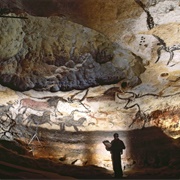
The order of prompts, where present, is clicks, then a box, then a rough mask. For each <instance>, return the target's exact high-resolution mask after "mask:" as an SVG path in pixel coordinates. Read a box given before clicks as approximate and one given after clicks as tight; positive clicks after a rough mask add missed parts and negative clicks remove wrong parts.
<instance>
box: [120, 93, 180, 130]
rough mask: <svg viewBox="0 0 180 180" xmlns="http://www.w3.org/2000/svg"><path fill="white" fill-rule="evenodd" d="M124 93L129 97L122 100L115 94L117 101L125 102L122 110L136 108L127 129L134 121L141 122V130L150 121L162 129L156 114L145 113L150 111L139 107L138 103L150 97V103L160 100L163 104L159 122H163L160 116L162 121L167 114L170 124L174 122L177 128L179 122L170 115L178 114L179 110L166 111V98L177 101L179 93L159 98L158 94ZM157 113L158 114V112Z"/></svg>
mask: <svg viewBox="0 0 180 180" xmlns="http://www.w3.org/2000/svg"><path fill="white" fill-rule="evenodd" d="M126 93H127V94H130V96H129V97H126V98H124V97H121V96H120V94H117V97H118V98H119V99H121V100H125V101H126V104H125V106H124V109H131V108H134V107H136V108H137V111H136V113H135V116H134V118H133V120H132V123H131V124H130V125H129V127H131V126H132V125H133V124H134V123H135V122H136V121H142V122H143V125H142V128H144V127H145V125H146V123H148V122H150V121H152V120H156V123H158V125H157V126H159V127H160V126H161V127H162V121H161V122H160V120H159V119H157V112H156V113H152V112H153V111H152V112H151V113H145V112H146V111H148V110H149V111H150V109H144V110H142V109H143V107H142V106H141V104H140V103H141V102H143V100H144V101H145V100H146V101H147V99H148V98H149V97H151V100H150V101H152V102H153V103H155V101H156V100H158V101H160V99H161V102H164V105H163V106H164V109H163V110H161V111H162V112H163V115H161V120H163V118H162V116H163V117H164V120H165V119H166V117H167V114H168V115H169V116H171V117H173V119H172V120H171V123H172V122H174V126H179V121H177V120H174V118H177V117H174V116H173V115H172V113H175V112H178V111H179V108H177V110H176V111H175V110H174V107H172V108H173V109H172V110H167V108H168V107H169V105H168V104H167V99H166V98H170V99H172V98H175V99H177V98H179V95H180V92H178V93H175V94H170V95H164V96H159V95H158V94H153V93H147V94H143V95H140V94H136V93H134V92H126ZM158 98H159V99H158ZM159 105H160V107H161V106H162V104H159ZM158 112H160V110H159V111H158ZM167 112H168V113H167ZM178 114H179V113H178ZM179 117H180V115H179ZM178 119H179V118H178ZM160 123H161V124H160ZM171 123H170V124H171Z"/></svg>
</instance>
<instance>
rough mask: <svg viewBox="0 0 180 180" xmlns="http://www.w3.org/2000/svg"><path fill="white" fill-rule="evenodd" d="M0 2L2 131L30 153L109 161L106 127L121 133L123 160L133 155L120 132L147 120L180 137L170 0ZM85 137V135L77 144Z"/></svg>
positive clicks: (179, 77)
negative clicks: (90, 154) (23, 144)
mask: <svg viewBox="0 0 180 180" xmlns="http://www.w3.org/2000/svg"><path fill="white" fill-rule="evenodd" d="M0 5H1V6H0V7H1V11H0V13H1V17H0V27H1V28H0V97H1V98H0V105H1V109H0V114H1V122H0V125H1V127H0V136H1V139H5V140H14V139H19V140H21V141H23V142H25V143H26V144H29V146H32V147H31V148H32V149H33V150H32V149H31V150H32V151H33V155H34V156H37V157H41V156H42V157H53V158H60V157H61V158H62V159H63V158H64V159H65V160H63V161H64V162H65V163H67V164H72V162H74V164H76V163H77V162H78V163H79V164H81V165H82V164H85V162H86V163H87V162H88V163H89V164H91V163H92V164H96V165H98V166H101V167H106V168H109V167H111V165H109V164H108V165H107V164H106V163H107V152H106V151H105V149H104V147H102V140H104V138H105V139H106V138H109V139H110V138H112V134H113V132H119V133H122V132H124V133H125V134H122V139H123V140H124V141H125V144H126V145H127V147H128V149H129V150H127V151H126V153H125V154H124V157H123V158H124V159H123V163H124V164H125V165H127V164H128V162H129V161H128V160H129V159H131V160H132V161H136V162H139V163H141V162H140V161H138V159H136V158H138V157H136V155H137V151H135V150H134V149H135V147H133V145H132V144H133V141H132V139H131V138H133V135H132V134H131V135H130V134H129V136H132V137H131V138H130V137H129V138H128V137H126V135H127V134H126V133H128V132H130V131H132V130H134V131H135V130H138V129H148V128H154V127H155V128H158V129H159V130H160V131H162V132H163V133H164V134H165V136H167V137H168V138H171V139H173V140H177V139H179V138H180V106H179V102H180V90H179V87H180V42H179V41H180V40H179V39H180V33H179V29H180V2H179V1H178V0H141V1H140V0H1V1H0ZM2 16H6V17H2ZM38 128H39V129H38ZM46 129H47V132H45V131H46ZM35 130H36V133H37V134H38V133H40V135H39V136H38V137H37V136H36V137H37V138H35V136H33V135H34V132H35ZM51 131H52V132H51ZM54 131H55V132H56V133H57V132H58V133H60V134H59V135H57V134H58V133H57V134H56V135H57V136H56V135H54V134H55V133H54ZM149 132H151V131H149ZM152 132H154V130H152ZM61 133H62V134H61ZM71 133H75V134H74V136H73V137H71ZM76 133H77V135H76ZM89 133H90V134H91V133H94V135H92V134H91V135H90V134H89ZM96 133H97V134H96ZM103 133H104V134H103ZM150 134H151V133H150ZM95 135H97V137H95ZM55 136H56V137H55ZM90 136H91V137H92V139H94V142H93V141H92V139H91V140H90V141H88V143H89V144H90V145H89V144H88V147H87V146H86V147H85V146H84V144H83V143H85V144H86V143H87V142H86V139H89V137H90ZM147 136H148V135H146V137H147ZM32 137H33V138H32ZM38 138H39V139H38ZM58 138H59V139H58ZM147 138H149V137H147ZM154 138H155V141H156V140H157V136H156V137H155V134H154ZM163 138H164V136H163ZM151 140H152V139H151ZM144 141H146V140H145V139H144ZM75 142H76V143H77V144H75ZM130 142H131V143H130ZM168 142H169V141H168ZM38 143H41V145H42V147H43V148H39V146H38V148H37V144H38ZM140 144H141V143H140ZM65 145H66V148H64V146H65ZM86 145H87V144H86ZM49 147H53V148H52V149H49ZM173 147H174V146H173ZM59 148H60V149H61V151H58V149H59ZM55 149H57V150H55ZM72 149H73V150H74V151H73V150H72ZM77 149H78V150H77ZM83 149H86V151H83ZM147 149H148V148H147ZM147 149H146V148H145V150H144V151H143V152H142V153H141V155H142V154H143V153H144V152H146V150H147ZM75 150H77V151H76V152H75ZM160 150H162V151H164V149H163V148H162V147H160ZM147 151H148V150H147ZM67 152H68V153H67ZM89 152H91V153H92V154H94V156H93V157H91V158H90V157H89V156H88V155H87V153H89ZM100 152H103V153H102V154H101V153H100ZM148 152H149V151H148ZM133 153H134V156H133V155H132V154H133ZM153 153H154V155H155V154H156V148H155V149H153ZM100 154H101V155H100ZM175 154H176V153H175ZM141 155H140V156H141ZM176 155H177V154H176ZM140 156H139V157H140ZM65 157H66V158H65ZM74 157H76V159H74ZM75 160H76V161H75ZM109 161H110V160H109ZM109 161H108V162H109ZM75 162H76V163H75ZM104 162H105V163H104ZM79 164H78V165H79Z"/></svg>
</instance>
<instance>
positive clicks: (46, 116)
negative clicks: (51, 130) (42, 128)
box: [24, 111, 52, 126]
mask: <svg viewBox="0 0 180 180" xmlns="http://www.w3.org/2000/svg"><path fill="white" fill-rule="evenodd" d="M50 114H51V112H50V111H45V112H43V115H42V116H38V115H36V114H30V115H29V116H28V117H27V118H26V119H25V120H27V123H26V126H30V125H32V124H35V125H41V124H45V123H48V124H50V125H51V126H52V122H51V118H50ZM25 120H24V121H25Z"/></svg>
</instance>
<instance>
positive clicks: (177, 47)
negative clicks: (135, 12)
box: [135, 0, 180, 65]
mask: <svg viewBox="0 0 180 180" xmlns="http://www.w3.org/2000/svg"><path fill="white" fill-rule="evenodd" d="M135 2H136V3H137V4H138V5H139V6H140V7H141V8H142V9H143V10H144V12H145V13H146V14H147V21H146V22H147V27H148V29H149V30H151V29H153V28H154V27H155V26H156V24H155V23H154V20H153V17H152V16H151V14H150V12H149V10H148V9H147V7H146V6H145V5H144V4H143V3H142V1H141V0H135ZM153 36H154V37H155V38H156V39H157V40H158V41H159V44H158V45H160V47H159V48H158V50H157V55H158V58H157V60H156V61H155V63H157V62H158V61H159V59H160V57H161V51H162V50H164V51H166V52H168V53H169V54H170V58H169V60H168V62H167V65H169V63H170V62H171V61H172V59H173V57H174V51H176V50H180V44H174V45H173V46H167V45H166V43H165V41H164V40H163V39H161V38H160V37H159V36H157V35H154V34H153Z"/></svg>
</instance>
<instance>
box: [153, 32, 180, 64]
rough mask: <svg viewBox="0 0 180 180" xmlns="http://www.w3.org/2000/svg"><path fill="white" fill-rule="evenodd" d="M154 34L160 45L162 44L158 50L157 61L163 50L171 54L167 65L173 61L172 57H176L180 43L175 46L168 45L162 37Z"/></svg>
mask: <svg viewBox="0 0 180 180" xmlns="http://www.w3.org/2000/svg"><path fill="white" fill-rule="evenodd" d="M153 36H154V37H155V38H156V39H157V40H158V41H159V45H160V47H159V48H158V50H157V54H158V58H157V60H156V62H155V63H157V62H158V61H159V59H160V57H161V51H162V50H164V51H166V52H168V53H169V54H170V58H169V60H168V62H167V65H169V63H170V62H171V61H172V59H173V57H174V51H176V50H180V44H176V45H173V46H167V45H166V43H165V42H164V40H163V39H161V38H160V37H158V36H156V35H153Z"/></svg>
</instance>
